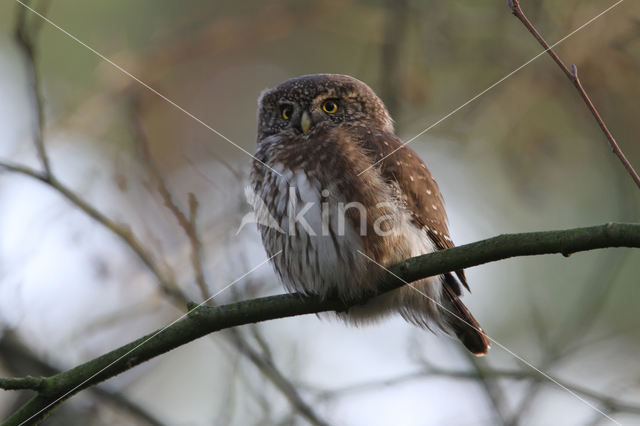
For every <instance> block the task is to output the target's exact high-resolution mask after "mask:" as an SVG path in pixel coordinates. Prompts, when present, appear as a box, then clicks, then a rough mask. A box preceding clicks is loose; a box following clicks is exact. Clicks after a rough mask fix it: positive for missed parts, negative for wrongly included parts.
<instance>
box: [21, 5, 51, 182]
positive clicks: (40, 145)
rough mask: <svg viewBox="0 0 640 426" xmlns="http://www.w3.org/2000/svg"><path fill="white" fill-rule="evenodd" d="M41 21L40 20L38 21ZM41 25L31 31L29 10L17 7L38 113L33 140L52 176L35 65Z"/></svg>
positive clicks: (33, 27)
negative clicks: (28, 19) (45, 143)
mask: <svg viewBox="0 0 640 426" xmlns="http://www.w3.org/2000/svg"><path fill="white" fill-rule="evenodd" d="M38 21H39V20H38ZM39 30H40V25H34V26H32V28H31V29H29V25H28V24H27V9H26V8H25V7H23V6H22V5H20V4H18V5H17V19H16V28H15V39H16V42H17V44H18V46H19V47H20V49H21V50H22V52H23V54H24V59H25V67H26V74H27V79H28V80H29V88H30V98H31V103H32V105H33V109H34V110H35V111H36V116H35V120H36V121H35V123H34V124H33V126H32V128H33V140H34V143H35V146H36V150H37V152H38V158H39V159H40V163H41V164H42V168H43V169H44V175H45V176H50V175H51V166H50V164H49V157H48V156H47V152H46V150H45V147H44V140H43V137H42V131H43V129H44V110H43V104H42V94H41V88H40V79H39V78H38V71H37V67H36V63H35V39H36V38H37V36H38V33H39Z"/></svg>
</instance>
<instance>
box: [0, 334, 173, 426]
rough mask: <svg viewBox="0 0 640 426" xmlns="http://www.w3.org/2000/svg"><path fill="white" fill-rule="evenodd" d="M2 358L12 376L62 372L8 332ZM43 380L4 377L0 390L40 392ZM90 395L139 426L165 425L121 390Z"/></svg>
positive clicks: (99, 390) (0, 340)
mask: <svg viewBox="0 0 640 426" xmlns="http://www.w3.org/2000/svg"><path fill="white" fill-rule="evenodd" d="M0 356H1V358H2V363H3V365H4V366H5V367H6V368H7V369H8V370H9V371H10V372H11V373H13V374H16V373H18V374H19V372H20V371H32V372H33V371H35V372H36V373H37V374H38V375H54V374H57V373H58V372H59V369H57V368H55V367H54V366H52V365H50V364H48V363H47V362H45V361H43V360H42V359H40V358H39V357H37V356H36V355H35V354H34V353H33V352H31V350H29V349H28V348H27V347H25V346H24V345H22V344H21V343H20V342H19V341H18V339H17V338H16V336H15V335H14V333H12V332H5V333H4V335H3V336H2V338H0ZM44 380H45V379H44V377H32V376H27V377H23V378H2V379H0V387H1V388H4V389H10V386H12V385H14V386H15V387H13V388H11V389H15V390H18V389H29V390H35V391H38V390H40V388H41V385H42V383H44ZM91 392H92V393H93V394H94V395H95V396H96V397H98V400H99V401H100V402H103V403H109V404H112V405H113V406H114V407H116V408H118V409H120V410H122V411H124V412H126V413H127V414H129V415H130V416H133V417H134V418H135V419H136V420H138V421H139V422H140V424H148V425H151V426H162V425H163V423H162V422H161V421H160V420H159V419H157V418H156V417H155V415H154V414H153V413H151V412H149V411H147V410H146V409H145V408H143V407H141V406H140V405H138V404H137V403H135V402H134V401H133V400H131V399H129V398H128V397H127V396H126V395H124V394H123V393H122V392H121V391H119V390H112V389H109V388H107V387H106V386H101V385H98V386H95V387H93V388H91Z"/></svg>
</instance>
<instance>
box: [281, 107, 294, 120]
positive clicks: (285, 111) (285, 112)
mask: <svg viewBox="0 0 640 426" xmlns="http://www.w3.org/2000/svg"><path fill="white" fill-rule="evenodd" d="M292 113H293V108H292V107H291V106H289V105H285V106H283V107H282V111H281V114H282V118H284V119H285V120H288V119H290V118H291V114H292Z"/></svg>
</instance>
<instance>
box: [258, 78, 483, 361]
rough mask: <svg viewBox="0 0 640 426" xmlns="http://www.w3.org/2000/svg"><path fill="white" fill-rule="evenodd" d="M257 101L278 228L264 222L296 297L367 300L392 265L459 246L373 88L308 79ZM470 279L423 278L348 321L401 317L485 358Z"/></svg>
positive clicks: (264, 174) (355, 311)
mask: <svg viewBox="0 0 640 426" xmlns="http://www.w3.org/2000/svg"><path fill="white" fill-rule="evenodd" d="M258 103H259V110H258V150H257V152H256V161H254V164H253V170H252V174H251V179H252V187H253V189H254V191H255V195H256V196H257V197H258V198H259V199H260V200H262V202H263V203H261V207H260V208H258V209H257V211H256V214H257V216H258V217H259V218H261V217H267V216H269V217H271V218H273V219H274V221H275V223H276V224H277V225H278V226H266V225H265V223H267V222H265V221H262V220H259V222H260V223H261V225H259V229H260V233H261V236H262V241H263V244H264V246H265V249H266V251H267V254H268V255H269V256H274V255H275V256H274V257H273V259H272V263H273V265H274V268H275V270H276V272H277V274H278V275H279V276H280V278H281V279H282V281H283V283H284V285H285V287H286V288H287V289H288V290H289V291H299V292H302V293H306V294H317V295H320V296H323V297H339V298H341V299H343V300H345V301H350V300H356V299H361V298H362V297H364V296H370V295H372V294H375V292H376V283H377V282H378V281H379V280H380V279H381V277H383V276H384V275H385V273H386V272H385V270H384V268H383V267H382V266H384V267H388V266H392V265H394V264H396V263H398V262H400V261H402V260H404V259H406V258H409V257H413V256H417V255H420V254H425V253H429V252H432V251H434V250H441V249H445V248H449V247H453V242H452V241H451V239H450V237H449V231H448V227H447V216H446V212H445V209H444V201H443V199H442V196H441V194H440V190H439V189H438V185H437V184H436V182H435V180H434V179H433V176H432V175H431V173H430V172H429V170H428V169H427V167H426V165H425V164H424V163H423V161H422V160H421V159H420V158H419V156H418V155H417V154H416V153H415V152H414V151H413V150H411V149H410V148H408V147H402V142H401V141H400V140H399V139H398V138H397V137H396V136H395V134H394V133H393V124H392V120H391V118H390V117H389V114H388V112H387V110H386V108H385V107H384V104H383V103H382V101H381V100H380V99H379V98H378V97H377V96H376V95H375V93H374V92H373V91H372V90H371V89H370V88H369V87H368V86H367V85H366V84H364V83H362V82H361V81H359V80H356V79H354V78H352V77H349V76H343V75H334V74H316V75H309V76H303V77H298V78H295V79H291V80H287V81H285V82H284V83H282V84H280V85H279V86H277V87H275V88H273V89H270V90H267V91H265V92H263V94H262V95H261V97H260V99H259V102H258ZM398 148H400V149H398ZM265 165H266V166H268V167H266V166H265ZM372 165H373V166H372ZM278 253H279V254H278ZM460 284H462V285H463V286H464V287H466V288H467V289H468V284H467V281H466V278H465V275H464V271H462V270H459V271H456V272H455V273H448V274H444V275H442V276H437V277H431V278H427V279H422V280H419V281H416V282H414V283H411V284H410V285H409V286H404V287H402V288H399V289H397V290H394V291H391V292H388V293H385V294H383V295H378V296H376V297H373V298H372V299H370V300H369V301H368V302H367V303H366V304H364V305H360V306H356V307H354V308H351V309H350V310H349V311H348V312H346V313H340V314H338V315H339V316H340V317H341V318H342V319H344V320H345V321H347V322H350V323H355V324H360V323H364V322H369V321H371V320H375V319H377V318H380V317H382V316H384V315H387V314H389V313H393V312H397V313H400V315H402V316H403V317H404V318H405V319H406V320H408V321H410V322H412V323H414V324H416V325H419V326H421V327H424V328H428V329H433V326H437V327H438V328H440V329H442V330H444V331H446V332H452V333H454V334H455V335H457V336H458V338H459V339H460V340H461V341H462V343H463V344H464V345H465V346H466V347H467V348H468V349H469V350H470V351H471V352H473V353H475V354H478V355H480V354H484V353H486V352H487V350H488V348H489V341H488V338H487V336H486V335H485V333H484V332H483V331H482V329H481V328H480V326H479V325H478V323H477V321H476V320H475V319H474V318H473V316H472V315H471V313H470V312H469V311H468V309H467V308H466V307H465V306H464V304H463V303H462V301H461V300H460V299H459V296H460V295H461V293H462V288H461V285H460Z"/></svg>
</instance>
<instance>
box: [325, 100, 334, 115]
mask: <svg viewBox="0 0 640 426" xmlns="http://www.w3.org/2000/svg"><path fill="white" fill-rule="evenodd" d="M322 110H323V111H324V112H326V113H327V114H335V113H336V112H338V104H337V103H336V101H325V102H324V103H323V104H322Z"/></svg>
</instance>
